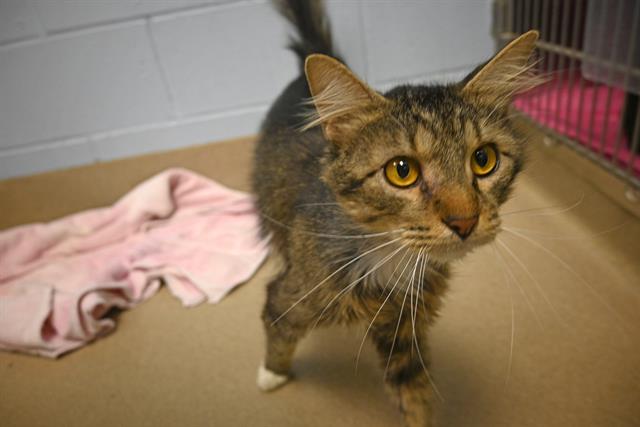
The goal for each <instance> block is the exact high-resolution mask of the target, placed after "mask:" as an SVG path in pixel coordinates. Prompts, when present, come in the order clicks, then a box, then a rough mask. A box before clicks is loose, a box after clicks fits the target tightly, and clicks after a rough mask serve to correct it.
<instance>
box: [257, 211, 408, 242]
mask: <svg viewBox="0 0 640 427" xmlns="http://www.w3.org/2000/svg"><path fill="white" fill-rule="evenodd" d="M260 215H261V216H262V217H263V218H265V219H266V220H268V221H271V222H272V223H274V224H276V225H279V226H280V227H284V228H287V229H289V230H294V231H297V232H299V233H303V234H310V235H312V236H318V237H327V238H332V239H370V238H373V237H381V236H386V235H388V234H393V233H400V232H403V231H404V229H397V230H390V231H382V232H379V233H367V234H330V233H318V232H315V231H310V230H303V229H299V228H296V227H292V226H290V225H287V224H285V223H283V222H281V221H278V220H277V219H275V218H271V217H270V216H269V215H267V214H265V213H261V214H260Z"/></svg>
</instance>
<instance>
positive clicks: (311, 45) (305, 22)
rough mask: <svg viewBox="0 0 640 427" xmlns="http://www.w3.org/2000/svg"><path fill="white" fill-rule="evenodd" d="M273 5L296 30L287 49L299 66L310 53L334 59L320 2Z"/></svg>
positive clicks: (291, 1)
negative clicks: (296, 58)
mask: <svg viewBox="0 0 640 427" xmlns="http://www.w3.org/2000/svg"><path fill="white" fill-rule="evenodd" d="M274 3H275V5H276V8H277V9H278V11H279V12H280V14H282V16H284V17H285V18H286V19H287V20H288V21H289V22H290V23H291V25H293V27H294V28H295V30H296V35H295V36H294V37H292V38H291V42H290V44H289V48H290V49H291V50H292V51H293V52H295V54H296V55H297V56H298V59H299V60H300V64H301V66H302V65H303V64H304V60H305V58H306V57H307V56H309V55H311V54H312V53H323V54H325V55H329V56H333V57H336V54H335V52H334V50H333V42H332V40H331V30H330V28H329V20H328V19H327V16H326V13H325V10H324V4H323V1H322V0H274Z"/></svg>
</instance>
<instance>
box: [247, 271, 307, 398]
mask: <svg viewBox="0 0 640 427" xmlns="http://www.w3.org/2000/svg"><path fill="white" fill-rule="evenodd" d="M290 280H291V274H288V273H284V274H283V275H282V276H281V277H279V278H277V279H275V280H273V281H272V282H271V283H269V285H268V286H267V290H268V292H267V301H266V302H265V305H264V309H263V311H262V321H263V324H264V329H265V332H266V344H267V348H266V354H265V359H264V362H263V363H262V364H261V365H260V367H259V369H258V376H257V379H256V382H257V385H258V387H259V388H260V389H261V390H262V391H271V390H275V389H276V388H278V387H280V386H282V385H284V384H285V383H286V382H287V381H288V380H289V377H290V373H289V371H290V369H291V361H292V359H293V354H294V352H295V349H296V346H297V344H298V341H299V340H300V338H302V336H303V335H304V334H305V332H306V330H307V324H308V320H307V317H306V316H304V315H303V314H302V312H304V311H305V310H304V309H303V308H302V307H301V306H296V309H295V310H291V311H287V310H288V308H289V307H291V306H292V305H293V303H295V300H294V299H292V298H293V297H291V296H290V295H288V293H287V291H286V289H287V288H286V284H287V281H290ZM292 301H293V303H292Z"/></svg>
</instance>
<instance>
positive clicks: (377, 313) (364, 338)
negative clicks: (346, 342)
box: [356, 249, 413, 372]
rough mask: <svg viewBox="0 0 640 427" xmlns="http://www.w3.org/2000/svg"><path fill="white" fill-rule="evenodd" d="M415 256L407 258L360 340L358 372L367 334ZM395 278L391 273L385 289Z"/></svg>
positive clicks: (357, 361)
mask: <svg viewBox="0 0 640 427" xmlns="http://www.w3.org/2000/svg"><path fill="white" fill-rule="evenodd" d="M408 252H410V250H409V249H407V251H406V252H405V255H406V254H407V253H408ZM412 258H413V253H411V256H410V257H409V259H408V260H407V262H406V263H405V265H404V268H403V269H402V271H401V272H400V275H399V276H398V279H397V280H396V281H395V283H394V284H393V287H392V288H391V290H390V291H389V293H388V294H387V297H386V298H385V299H384V301H383V302H382V304H380V307H378V311H376V313H375V314H374V315H373V319H371V323H369V326H368V327H367V330H366V331H365V333H364V336H363V337H362V341H361V342H360V348H358V354H357V356H356V372H357V371H358V363H359V362H360V353H362V347H363V346H364V343H365V341H366V339H367V335H368V334H369V331H370V330H371V328H372V327H373V324H374V323H375V321H376V319H377V318H378V315H379V314H380V312H381V311H382V308H383V307H384V306H385V304H386V303H387V301H389V298H391V295H392V294H393V291H394V290H395V289H396V286H398V283H400V279H402V277H403V276H404V272H405V271H406V269H407V267H409V264H411V259H412ZM402 260H404V256H403V257H402V259H401V260H400V261H399V262H398V265H400V264H401V263H402ZM392 278H393V275H391V276H390V277H389V280H387V284H386V285H385V289H386V288H387V286H388V285H389V283H390V282H391V279H392Z"/></svg>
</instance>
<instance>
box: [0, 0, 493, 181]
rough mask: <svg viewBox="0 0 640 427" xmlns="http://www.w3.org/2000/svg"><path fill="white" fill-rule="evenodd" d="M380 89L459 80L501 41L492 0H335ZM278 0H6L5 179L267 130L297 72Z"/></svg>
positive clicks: (344, 37) (0, 82) (1, 85)
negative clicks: (266, 119) (271, 111)
mask: <svg viewBox="0 0 640 427" xmlns="http://www.w3.org/2000/svg"><path fill="white" fill-rule="evenodd" d="M328 9H329V15H330V19H331V21H332V26H333V32H334V36H335V39H336V43H337V45H338V48H339V50H340V52H341V54H342V55H343V57H344V58H346V60H347V62H348V63H349V65H350V66H351V68H352V69H353V70H354V71H356V72H357V73H358V74H359V75H360V76H361V77H363V78H364V79H365V80H367V81H368V82H369V83H370V84H371V85H372V86H373V87H375V88H377V89H381V90H382V89H386V88H388V87H390V86H393V85H394V84H396V83H399V82H424V81H443V80H445V81H446V80H448V81H452V80H455V79H456V78H459V77H460V76H462V75H464V74H465V73H466V72H468V71H469V70H471V69H472V68H473V66H475V65H476V64H477V63H479V62H481V61H483V60H484V59H486V58H488V57H489V56H490V55H491V54H492V52H493V42H492V39H491V36H490V24H491V0H413V1H409V0H386V1H383V0H334V1H329V2H328ZM289 31H290V29H289V28H288V27H287V24H286V23H285V22H284V21H283V20H282V19H281V18H280V17H279V16H278V15H277V14H276V13H275V11H274V10H273V8H272V7H271V5H270V4H269V2H268V1H266V0H135V1H134V0H0V179H4V178H9V177H16V176H23V175H30V174H33V173H37V172H43V171H49V170H55V169H60V168H66V167H70V166H75V165H82V164H89V163H93V162H99V161H106V160H110V159H115V158H121V157H127V156H132V155H137V154H143V153H149V152H153V151H159V150H168V149H173V148H178V147H186V146H191V145H195V144H203V143H208V142H212V141H220V140H225V139H230V138H234V137H239V136H245V135H252V134H255V133H256V132H257V129H258V127H259V125H260V122H261V119H262V117H263V115H264V113H265V111H266V110H267V108H268V106H269V104H270V102H271V101H272V100H273V99H274V98H275V97H276V96H277V95H278V93H279V92H280V91H281V90H282V89H283V87H284V86H285V85H286V84H287V82H288V81H290V80H291V79H292V78H293V77H294V76H295V75H296V73H297V66H296V60H295V58H294V56H293V55H292V54H291V53H290V52H289V51H287V50H286V49H285V48H284V46H285V45H286V43H287V37H288V33H289Z"/></svg>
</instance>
